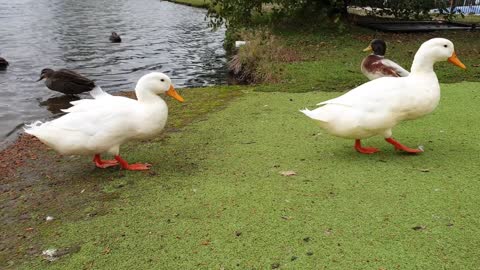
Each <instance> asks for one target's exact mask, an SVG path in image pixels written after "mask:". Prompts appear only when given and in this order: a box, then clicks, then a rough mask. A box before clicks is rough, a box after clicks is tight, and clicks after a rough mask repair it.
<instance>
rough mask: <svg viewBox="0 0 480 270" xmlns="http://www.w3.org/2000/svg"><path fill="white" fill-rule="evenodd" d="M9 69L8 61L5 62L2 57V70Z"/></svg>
mask: <svg viewBox="0 0 480 270" xmlns="http://www.w3.org/2000/svg"><path fill="white" fill-rule="evenodd" d="M7 67H8V61H7V60H5V58H3V57H0V70H4V69H7Z"/></svg>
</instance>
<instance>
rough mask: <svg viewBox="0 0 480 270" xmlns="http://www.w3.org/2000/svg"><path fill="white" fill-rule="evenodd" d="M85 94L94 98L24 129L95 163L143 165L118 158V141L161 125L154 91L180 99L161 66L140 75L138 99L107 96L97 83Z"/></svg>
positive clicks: (163, 114) (160, 104) (161, 105)
mask: <svg viewBox="0 0 480 270" xmlns="http://www.w3.org/2000/svg"><path fill="white" fill-rule="evenodd" d="M90 94H91V95H92V96H93V98H94V99H82V100H78V101H73V102H71V103H72V104H73V105H74V106H73V107H71V108H69V109H66V110H63V111H65V112H67V114H66V115H64V116H62V117H60V118H57V119H55V120H53V121H50V122H45V123H42V122H40V121H37V122H35V123H33V124H31V125H27V127H26V128H25V132H27V133H29V134H31V135H33V136H35V137H37V138H38V139H39V140H40V141H42V142H43V143H45V144H46V145H48V146H50V147H52V148H53V149H55V150H56V151H58V152H59V153H60V154H65V155H93V156H94V158H93V161H94V163H95V165H96V166H97V167H99V168H107V167H111V166H117V165H120V167H121V168H122V169H125V170H148V169H149V168H150V166H151V165H150V164H141V163H138V164H128V162H127V161H125V160H124V159H122V158H121V157H120V155H119V151H120V145H121V144H122V143H124V142H126V141H128V140H131V139H146V138H150V137H153V136H155V135H157V134H158V133H160V132H161V131H162V130H163V128H164V127H165V124H166V122H167V117H168V108H167V104H166V103H165V101H164V100H163V99H162V98H161V97H159V96H158V95H159V94H166V95H169V96H171V97H173V98H175V99H177V100H178V101H180V102H183V98H182V97H181V96H180V95H179V94H178V93H177V92H176V91H175V89H174V88H173V85H172V82H171V81H170V78H169V77H168V76H167V75H165V74H163V73H160V72H152V73H149V74H147V75H144V76H143V77H141V78H140V80H138V82H137V85H136V87H135V94H136V96H137V98H138V100H133V99H130V98H126V97H120V96H112V95H110V94H108V93H106V92H103V91H102V89H101V88H100V87H98V86H97V87H96V88H95V89H94V90H92V91H91V92H90ZM105 152H108V153H110V154H112V155H114V156H115V160H102V159H101V158H100V154H102V153H105Z"/></svg>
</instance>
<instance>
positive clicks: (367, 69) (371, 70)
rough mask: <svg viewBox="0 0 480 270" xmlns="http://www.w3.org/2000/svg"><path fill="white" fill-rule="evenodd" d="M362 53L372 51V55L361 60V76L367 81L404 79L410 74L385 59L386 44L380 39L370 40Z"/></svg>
mask: <svg viewBox="0 0 480 270" xmlns="http://www.w3.org/2000/svg"><path fill="white" fill-rule="evenodd" d="M363 51H364V52H366V51H372V54H370V55H369V56H367V57H365V58H364V59H363V61H362V64H361V66H360V69H361V71H362V73H363V75H365V76H366V77H367V78H368V79H369V80H375V79H378V78H381V77H405V76H408V74H410V73H409V72H408V71H407V70H405V69H404V68H402V67H401V66H400V65H399V64H397V63H395V62H393V61H392V60H389V59H386V58H385V52H386V51H387V44H386V43H385V41H383V40H381V39H374V40H372V41H371V42H370V45H368V47H367V48H365V49H364V50H363Z"/></svg>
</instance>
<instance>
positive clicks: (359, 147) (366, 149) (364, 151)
mask: <svg viewBox="0 0 480 270" xmlns="http://www.w3.org/2000/svg"><path fill="white" fill-rule="evenodd" d="M354 148H355V150H357V152H359V153H362V154H373V153H376V152H379V151H380V149H378V148H375V147H362V144H361V142H360V140H358V139H357V140H355V146H354Z"/></svg>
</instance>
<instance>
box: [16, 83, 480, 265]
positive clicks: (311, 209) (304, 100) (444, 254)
mask: <svg viewBox="0 0 480 270" xmlns="http://www.w3.org/2000/svg"><path fill="white" fill-rule="evenodd" d="M479 88H480V84H479V83H460V84H444V85H442V94H443V97H442V101H441V104H440V106H439V108H438V109H437V110H436V111H435V112H434V113H433V114H432V115H430V116H428V117H425V118H422V119H420V120H417V121H411V122H406V123H403V124H401V125H400V126H399V127H398V128H396V129H395V130H394V135H395V137H396V138H397V139H399V140H400V141H402V142H403V143H405V144H407V145H410V146H412V147H414V146H417V145H424V147H425V150H426V151H425V153H423V154H421V155H418V156H410V155H403V154H400V153H396V152H395V151H394V150H393V149H392V147H390V145H388V144H386V143H385V142H383V140H382V139H381V138H373V139H370V140H367V141H366V143H368V144H369V145H372V146H379V147H380V148H381V150H382V152H381V153H379V154H376V155H371V156H367V155H360V154H357V153H356V152H354V150H353V149H352V144H353V142H351V141H348V140H343V139H337V138H334V137H331V136H329V135H326V134H324V133H323V132H322V131H321V130H320V129H319V128H318V127H317V126H316V125H315V123H314V122H312V121H311V120H309V119H308V118H306V117H304V116H303V115H302V114H300V113H299V112H298V111H297V110H298V109H299V108H303V107H305V106H310V107H312V106H313V105H314V104H315V103H316V102H318V101H321V100H325V99H328V98H332V97H335V96H337V95H339V93H325V92H309V93H261V92H255V91H251V90H246V91H243V92H244V94H243V95H242V96H241V97H239V98H237V99H236V100H235V101H234V102H233V103H231V104H230V106H228V107H227V108H226V109H224V110H222V111H217V112H215V113H212V114H210V116H209V117H208V119H206V120H204V121H200V122H195V123H193V124H191V125H189V126H187V127H186V128H185V129H183V131H182V132H176V133H171V134H170V135H169V138H168V139H166V140H162V141H160V142H156V143H149V142H146V143H143V144H137V145H134V147H129V148H128V152H126V153H125V155H126V157H127V158H129V159H130V160H142V161H148V162H151V163H153V164H154V167H153V172H154V173H138V172H125V173H124V174H122V175H118V173H116V172H115V171H114V170H111V171H100V170H93V171H88V170H87V171H85V166H86V164H88V166H90V164H89V163H88V162H87V160H84V159H81V160H79V161H78V163H79V164H75V166H74V167H75V168H76V169H77V170H78V173H79V174H82V173H84V174H88V177H89V181H93V182H98V183H100V184H101V185H102V186H103V188H102V191H101V192H102V193H104V194H111V193H115V194H117V199H114V200H112V201H109V202H107V203H106V204H107V205H106V207H107V208H108V209H109V211H108V213H106V214H104V215H100V216H96V217H94V218H81V219H79V220H76V221H64V220H62V217H61V216H60V217H59V218H58V221H56V222H57V223H56V224H54V225H52V226H44V227H43V228H42V230H41V232H40V235H41V239H42V241H41V242H42V243H41V245H42V247H43V248H45V249H46V248H48V247H55V248H67V247H76V248H75V249H74V250H75V253H72V254H70V255H67V256H65V257H62V258H61V259H60V260H58V261H56V262H53V263H47V262H45V261H43V260H41V259H36V260H34V261H33V262H30V263H28V264H24V265H23V266H22V267H21V268H23V269H274V268H281V269H476V268H477V267H478V265H479V264H480V259H479V256H478V251H477V250H478V246H479V245H480V240H479V237H478V235H479V234H480V226H479V225H480V224H479V220H480V213H479V212H478V211H477V209H478V205H479V203H480V196H478V194H480V182H479V181H478V176H479V173H478V171H477V170H475V169H474V168H476V167H477V165H478V164H477V163H478V162H477V160H478V158H477V157H478V152H479V151H480V144H479V143H478V142H477V141H478V140H477V138H476V137H477V134H478V133H479V126H478V125H476V124H475V123H478V122H479V120H480V119H479V117H478V113H477V110H476V108H477V107H478V106H477V104H478V102H479V100H480V94H479V93H478V89H479ZM206 91H208V90H206ZM197 93H200V92H197ZM190 100H191V102H192V103H195V100H194V99H190ZM172 118H173V117H172ZM172 120H173V119H172ZM287 170H293V171H295V172H296V173H297V175H296V176H291V177H285V176H281V175H280V172H281V171H287ZM78 196H80V195H78ZM88 211H92V210H91V209H83V211H80V212H82V213H85V212H88Z"/></svg>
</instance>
